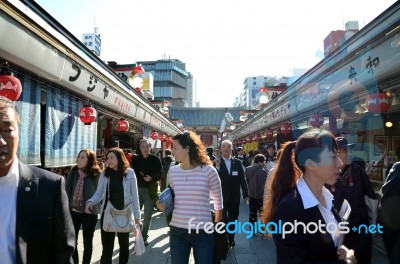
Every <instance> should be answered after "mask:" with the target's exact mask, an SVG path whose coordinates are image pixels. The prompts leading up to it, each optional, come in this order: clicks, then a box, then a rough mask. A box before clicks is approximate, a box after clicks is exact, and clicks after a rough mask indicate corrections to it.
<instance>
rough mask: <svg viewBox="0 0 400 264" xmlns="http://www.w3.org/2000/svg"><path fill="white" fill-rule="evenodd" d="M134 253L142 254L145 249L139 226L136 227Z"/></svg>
mask: <svg viewBox="0 0 400 264" xmlns="http://www.w3.org/2000/svg"><path fill="white" fill-rule="evenodd" d="M134 249H135V255H136V256H141V255H143V254H144V252H145V251H146V248H145V245H144V240H143V236H142V231H140V228H139V227H137V228H136V235H135V247H134Z"/></svg>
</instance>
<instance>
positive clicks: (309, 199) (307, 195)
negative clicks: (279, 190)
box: [297, 176, 340, 246]
mask: <svg viewBox="0 0 400 264" xmlns="http://www.w3.org/2000/svg"><path fill="white" fill-rule="evenodd" d="M297 189H298V190H299V193H300V197H301V200H302V201H303V204H304V209H308V208H311V207H314V206H318V209H319V211H320V212H321V214H322V217H323V218H324V221H325V224H327V223H334V224H335V225H336V226H337V225H338V222H337V220H336V218H335V216H334V215H333V213H332V206H333V195H332V194H331V193H330V192H329V191H328V189H326V188H325V186H323V187H322V195H323V196H324V199H325V204H326V207H324V206H323V205H322V204H321V203H320V202H319V201H318V199H317V198H316V197H315V195H314V194H313V193H312V192H311V190H310V188H309V187H308V185H307V183H306V181H305V180H304V178H303V176H302V177H300V179H299V180H298V181H297ZM330 234H331V236H332V240H333V242H334V244H335V246H337V245H338V243H339V239H340V233H339V227H338V226H337V228H336V232H333V233H330Z"/></svg>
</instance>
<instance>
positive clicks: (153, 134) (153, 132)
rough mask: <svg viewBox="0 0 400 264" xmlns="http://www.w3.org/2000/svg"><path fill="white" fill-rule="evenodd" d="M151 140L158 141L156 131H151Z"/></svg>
mask: <svg viewBox="0 0 400 264" xmlns="http://www.w3.org/2000/svg"><path fill="white" fill-rule="evenodd" d="M150 138H151V139H153V140H156V139H157V138H158V133H157V132H156V131H151V133H150Z"/></svg>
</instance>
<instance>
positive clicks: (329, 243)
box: [262, 130, 356, 264]
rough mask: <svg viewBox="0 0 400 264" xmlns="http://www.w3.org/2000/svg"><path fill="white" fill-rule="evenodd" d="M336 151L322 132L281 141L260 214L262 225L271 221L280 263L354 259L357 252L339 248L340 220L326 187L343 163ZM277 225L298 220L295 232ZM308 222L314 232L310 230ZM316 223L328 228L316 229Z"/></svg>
mask: <svg viewBox="0 0 400 264" xmlns="http://www.w3.org/2000/svg"><path fill="white" fill-rule="evenodd" d="M337 151H338V147H337V145H336V141H335V137H334V136H333V134H332V133H330V132H328V131H320V130H313V131H310V132H308V133H305V134H303V135H302V136H300V137H299V139H298V140H297V141H295V142H286V143H285V144H284V145H283V148H282V153H281V156H280V158H279V160H278V163H277V165H276V166H275V168H274V171H273V173H272V175H271V177H272V178H271V181H270V182H269V184H270V188H269V190H270V194H269V195H268V196H267V199H266V203H265V204H264V208H263V216H262V220H263V223H270V222H272V223H270V224H269V225H268V228H267V232H270V233H272V234H273V239H274V242H275V245H276V254H277V263H285V264H287V263H343V261H344V262H345V263H356V260H355V257H354V251H353V250H349V249H347V248H346V247H344V246H340V243H339V240H340V233H339V222H340V218H339V216H338V214H337V212H336V211H334V210H333V203H332V200H333V196H332V194H331V193H330V192H329V191H328V190H327V189H326V188H325V187H324V184H334V183H335V182H336V180H337V178H338V177H339V175H340V166H341V165H342V164H343V163H342V162H341V160H340V159H339V157H338V154H337ZM279 223H281V225H282V226H288V227H289V226H292V227H294V225H295V224H296V223H297V224H298V223H300V224H298V225H296V228H297V232H294V231H292V232H287V233H286V234H284V233H283V232H282V231H281V232H279V230H277V229H274V228H273V226H274V225H273V224H276V225H279ZM302 224H304V226H303V225H302ZM310 224H311V226H312V227H311V229H312V230H311V229H309V228H306V226H310ZM318 224H324V225H325V226H323V227H322V228H319V229H316V228H315V225H318ZM327 225H329V228H327ZM283 230H284V231H285V229H283Z"/></svg>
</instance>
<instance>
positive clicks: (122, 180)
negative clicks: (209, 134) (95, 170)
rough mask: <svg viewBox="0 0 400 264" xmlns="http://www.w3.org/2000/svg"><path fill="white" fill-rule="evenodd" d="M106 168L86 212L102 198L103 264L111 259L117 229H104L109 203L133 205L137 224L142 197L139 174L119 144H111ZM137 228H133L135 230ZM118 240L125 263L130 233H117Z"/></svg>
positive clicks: (122, 262)
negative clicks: (138, 186)
mask: <svg viewBox="0 0 400 264" xmlns="http://www.w3.org/2000/svg"><path fill="white" fill-rule="evenodd" d="M106 157H107V168H106V169H105V170H104V171H103V172H102V173H101V175H100V179H99V184H98V186H97V190H96V193H95V194H94V195H93V197H92V198H90V199H89V200H88V201H87V203H86V212H87V213H90V212H92V210H93V206H94V205H96V204H98V203H99V202H100V201H102V204H101V212H102V214H101V219H100V224H101V226H102V228H101V243H102V245H103V252H102V254H101V261H100V263H101V264H111V263H112V253H113V249H114V240H115V233H114V232H106V231H104V230H103V219H104V209H105V208H106V206H107V203H109V202H110V203H111V204H112V205H113V206H114V208H116V209H118V210H122V209H124V208H126V207H127V206H131V207H132V212H133V216H134V219H135V223H134V224H135V225H140V210H139V198H138V190H137V182H136V175H135V172H134V171H133V169H131V168H130V165H129V163H128V161H127V159H126V157H125V154H124V152H123V151H122V149H120V148H111V149H109V150H108V151H107V155H106ZM135 232H136V230H135V231H134V233H135ZM117 236H118V243H119V263H120V264H126V263H128V259H129V233H117Z"/></svg>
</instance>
